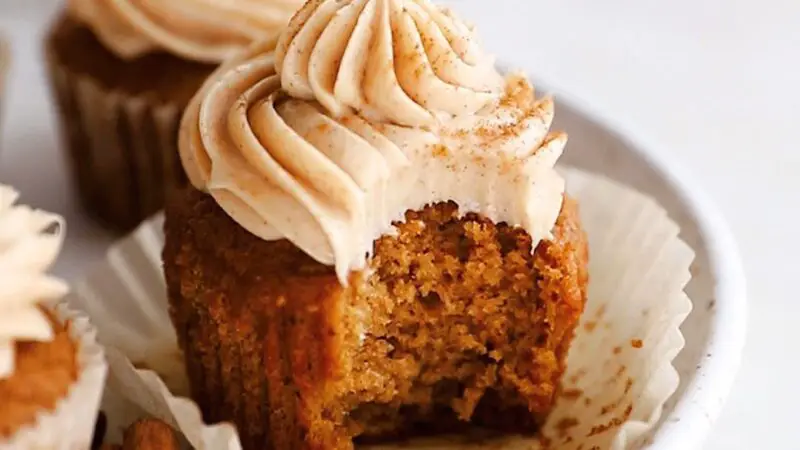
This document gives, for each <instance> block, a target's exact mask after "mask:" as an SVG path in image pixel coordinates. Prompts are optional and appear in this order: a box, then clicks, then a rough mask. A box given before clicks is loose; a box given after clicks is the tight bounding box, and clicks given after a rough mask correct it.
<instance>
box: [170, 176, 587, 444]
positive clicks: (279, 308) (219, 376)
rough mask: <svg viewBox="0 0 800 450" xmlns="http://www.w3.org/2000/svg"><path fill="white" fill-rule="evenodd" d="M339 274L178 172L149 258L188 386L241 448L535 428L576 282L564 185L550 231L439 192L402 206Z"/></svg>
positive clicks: (575, 237) (575, 234) (580, 290)
mask: <svg viewBox="0 0 800 450" xmlns="http://www.w3.org/2000/svg"><path fill="white" fill-rule="evenodd" d="M396 228H397V232H396V234H394V235H389V236H384V237H382V238H380V239H379V240H378V241H376V243H375V245H374V255H373V257H372V260H371V264H370V268H368V269H367V270H365V271H363V272H360V273H354V274H353V275H352V276H351V278H350V282H349V283H348V284H347V286H343V285H342V284H341V283H339V281H338V280H337V278H336V274H335V273H334V270H333V268H331V267H330V266H326V265H323V264H320V263H319V262H317V261H315V260H313V259H311V258H310V257H309V256H308V255H306V254H305V253H303V252H302V251H300V250H299V249H298V248H297V247H295V246H294V245H293V244H291V243H290V242H288V241H286V240H277V241H265V240H262V239H259V238H257V237H255V236H253V235H252V234H250V233H249V232H247V231H246V230H244V229H243V228H241V227H240V226H239V225H238V224H236V223H235V222H233V221H232V220H231V219H230V218H229V217H228V216H227V215H226V214H225V213H224V212H223V211H222V210H221V209H220V208H219V206H217V204H216V203H215V202H214V200H213V199H212V198H211V197H210V196H208V195H206V194H203V193H201V192H199V191H196V190H194V189H192V188H187V189H185V190H183V191H181V192H179V193H177V194H176V195H174V197H173V198H172V200H171V201H170V202H169V203H168V212H167V221H166V225H165V231H166V246H165V249H164V266H165V273H166V278H167V284H168V286H169V298H170V307H171V315H172V318H173V322H174V324H175V326H176V329H177V331H178V336H179V341H180V343H181V346H182V348H183V349H184V351H185V353H186V364H187V369H188V373H189V374H190V378H191V382H192V390H193V397H194V398H195V400H197V401H198V403H199V404H200V407H201V409H202V411H203V414H204V416H205V419H206V420H208V421H210V422H217V421H223V420H230V421H233V422H234V423H235V424H236V425H237V428H238V430H239V433H240V436H241V438H242V442H243V445H244V448H245V449H253V450H255V449H267V448H276V449H305V448H325V449H349V448H352V445H353V442H354V441H355V442H360V441H367V442H369V441H382V440H386V439H395V438H398V437H408V436H418V435H423V434H430V433H444V432H458V431H463V430H464V428H465V427H466V426H480V427H485V428H488V429H494V430H497V431H503V432H520V433H533V432H535V431H536V427H537V426H538V425H539V424H540V423H541V422H542V421H543V420H544V418H545V417H546V415H547V412H548V411H549V410H550V408H551V407H552V405H553V402H554V399H555V396H556V393H557V391H558V385H559V379H560V376H561V374H562V373H563V371H564V368H565V361H566V355H567V351H568V347H569V342H570V339H571V338H572V335H573V330H574V327H575V325H576V323H577V321H578V318H579V317H580V314H581V312H582V310H583V306H584V303H585V300H586V284H587V273H586V262H587V258H588V255H587V247H586V239H585V235H584V233H583V231H582V230H581V228H580V222H579V218H578V212H577V205H576V204H575V202H574V201H573V200H571V199H569V198H566V199H565V201H564V204H563V207H562V210H561V213H560V215H559V218H558V221H557V224H556V226H555V228H554V230H553V236H554V237H553V239H552V240H549V241H544V242H542V243H540V244H539V246H538V247H537V248H536V249H535V251H534V252H532V251H531V239H530V237H529V236H528V235H527V233H525V232H524V231H523V230H521V229H519V228H517V227H510V226H507V225H505V224H497V225H495V224H493V223H492V222H491V221H488V220H486V219H484V218H482V217H480V216H478V215H475V214H467V215H465V216H464V217H460V215H459V214H458V208H457V205H455V204H454V203H452V202H449V203H439V204H435V205H429V206H428V207H426V208H424V209H423V210H420V211H410V212H408V213H407V214H406V220H405V222H403V223H399V224H397V227H396Z"/></svg>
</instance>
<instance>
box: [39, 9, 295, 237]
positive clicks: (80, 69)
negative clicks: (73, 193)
mask: <svg viewBox="0 0 800 450" xmlns="http://www.w3.org/2000/svg"><path fill="white" fill-rule="evenodd" d="M301 4H302V2H301V1H300V0H233V1H230V0H210V1H209V0H205V1H200V0H170V1H158V2H134V1H129V0H124V1H110V0H70V1H69V2H68V7H67V8H66V11H65V12H64V13H63V14H61V16H59V18H58V19H57V21H56V22H55V23H54V25H53V26H52V29H51V31H50V34H49V37H48V39H47V42H46V55H47V61H48V67H49V72H50V78H51V84H52V86H53V91H54V95H55V100H56V102H55V103H56V106H57V109H58V113H59V116H60V120H61V127H62V134H63V140H64V146H65V149H66V151H67V153H68V160H69V163H70V164H71V171H72V174H73V178H74V180H75V182H76V185H77V190H78V193H79V195H80V199H81V201H82V203H83V205H84V206H85V209H86V210H87V211H88V212H89V213H90V214H92V215H93V216H94V217H95V218H97V219H99V220H100V221H101V222H103V223H105V224H106V225H108V226H110V227H113V228H115V229H118V230H127V229H130V228H132V227H134V226H135V225H136V224H138V223H139V222H140V221H141V220H142V219H143V218H145V217H147V216H149V215H150V214H153V213H155V212H156V211H158V210H159V209H161V208H162V206H163V200H164V190H165V188H167V187H169V186H170V185H181V184H184V183H185V177H184V175H183V172H182V170H181V169H180V164H179V162H178V156H177V155H178V153H177V143H176V139H177V137H176V136H177V129H178V122H179V120H180V116H181V112H182V111H183V108H184V107H185V105H186V103H187V102H188V101H189V99H190V98H191V96H192V95H193V94H194V93H195V91H196V90H197V89H198V88H199V87H200V85H201V84H202V82H203V80H204V79H205V78H206V76H208V74H210V73H211V71H212V70H213V69H214V68H215V67H216V66H217V65H218V64H219V63H220V62H221V61H223V60H224V59H225V58H228V57H230V56H231V55H233V54H234V53H236V52H237V51H239V50H240V49H242V48H243V47H246V46H247V45H249V44H250V43H251V42H252V41H253V40H254V39H257V38H261V37H264V36H268V35H270V34H276V33H277V32H278V30H279V29H280V28H282V27H283V26H285V24H286V22H287V21H288V20H289V18H290V17H291V16H292V14H293V13H294V12H295V10H296V9H297V8H299V6H300V5H301Z"/></svg>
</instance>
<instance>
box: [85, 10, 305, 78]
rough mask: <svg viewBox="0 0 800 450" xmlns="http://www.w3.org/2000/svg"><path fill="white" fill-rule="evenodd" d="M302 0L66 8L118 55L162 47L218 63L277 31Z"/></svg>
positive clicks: (130, 56) (125, 56) (130, 55)
mask: <svg viewBox="0 0 800 450" xmlns="http://www.w3.org/2000/svg"><path fill="white" fill-rule="evenodd" d="M302 4H303V1H302V0H70V1H69V11H70V13H71V14H72V15H73V16H74V17H76V18H78V19H79V20H81V21H82V22H84V23H86V24H87V25H88V26H89V27H90V28H92V30H93V31H94V32H95V34H96V35H97V37H98V39H99V40H100V41H101V42H103V44H104V45H105V46H106V47H108V48H109V49H111V50H112V51H113V52H114V53H116V54H117V55H118V56H119V57H120V58H123V59H134V58H137V57H140V56H142V55H145V54H147V53H150V52H154V51H158V50H163V51H167V52H170V53H172V54H175V55H178V56H180V57H183V58H186V59H189V60H193V61H199V62H207V63H219V62H221V61H223V60H225V59H226V58H228V57H230V56H231V55H233V54H234V53H235V52H237V51H239V50H241V49H242V48H244V47H246V46H248V45H249V44H251V43H252V42H254V41H255V40H258V39H260V38H264V37H266V36H270V35H271V34H277V33H278V32H280V30H281V29H282V28H283V27H284V26H285V25H286V23H287V22H288V21H289V19H290V18H291V17H292V14H294V12H295V11H296V10H297V8H299V7H300V6H301V5H302Z"/></svg>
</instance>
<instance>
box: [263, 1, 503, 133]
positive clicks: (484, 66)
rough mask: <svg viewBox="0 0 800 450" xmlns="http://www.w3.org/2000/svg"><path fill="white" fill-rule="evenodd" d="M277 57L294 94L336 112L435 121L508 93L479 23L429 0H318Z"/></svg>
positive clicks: (296, 21)
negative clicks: (480, 33) (479, 31)
mask: <svg viewBox="0 0 800 450" xmlns="http://www.w3.org/2000/svg"><path fill="white" fill-rule="evenodd" d="M275 58H276V60H275V64H276V66H277V72H278V74H279V75H280V80H281V85H282V87H283V89H284V90H285V91H286V92H287V93H288V94H289V95H291V96H292V97H295V98H298V99H306V100H311V99H313V100H316V101H318V102H319V103H320V104H321V105H323V106H324V107H325V108H326V109H327V110H328V111H329V112H330V113H331V114H333V115H334V116H337V117H338V116H342V115H345V114H347V113H348V112H351V111H357V112H358V113H359V114H360V115H362V116H364V117H367V118H369V119H370V120H371V121H375V122H378V121H382V122H391V123H394V124H397V125H404V126H417V127H419V126H430V125H432V124H434V123H435V122H436V121H437V119H438V118H440V117H442V116H444V117H447V116H457V115H464V114H474V113H476V112H478V111H479V110H481V109H482V108H484V107H486V106H487V105H489V104H490V103H492V102H494V101H496V100H497V99H498V98H499V97H500V95H502V93H503V79H502V77H501V76H500V75H499V74H498V73H497V71H496V69H495V67H494V58H493V57H491V56H490V55H488V54H486V53H485V52H484V51H483V49H482V48H481V47H480V45H479V43H478V38H477V36H476V34H475V32H474V30H473V29H472V28H471V27H469V26H467V25H466V24H465V23H463V22H461V21H460V20H458V19H457V18H456V17H455V16H454V15H452V14H451V13H450V11H449V10H446V9H443V8H440V7H437V6H435V5H433V4H431V3H430V2H428V1H427V0H350V1H341V0H312V1H310V2H308V3H306V4H305V6H304V7H303V8H302V9H301V10H300V11H299V12H298V13H297V14H296V15H295V16H294V18H293V19H292V20H291V22H290V23H289V26H288V28H287V30H286V31H284V32H283V34H282V35H281V38H280V41H279V42H278V46H277V50H276V52H275Z"/></svg>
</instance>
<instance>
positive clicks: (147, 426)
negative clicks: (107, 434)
mask: <svg viewBox="0 0 800 450" xmlns="http://www.w3.org/2000/svg"><path fill="white" fill-rule="evenodd" d="M180 448H181V446H180V442H179V440H178V435H177V434H176V433H175V430H173V429H172V428H171V427H170V426H169V425H167V424H166V423H164V422H162V421H160V420H158V419H150V418H145V419H140V420H138V421H136V422H134V423H132V424H131V425H130V426H129V427H128V428H126V429H125V434H124V436H123V440H122V444H121V445H114V444H105V445H103V446H102V447H100V450H178V449H180Z"/></svg>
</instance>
